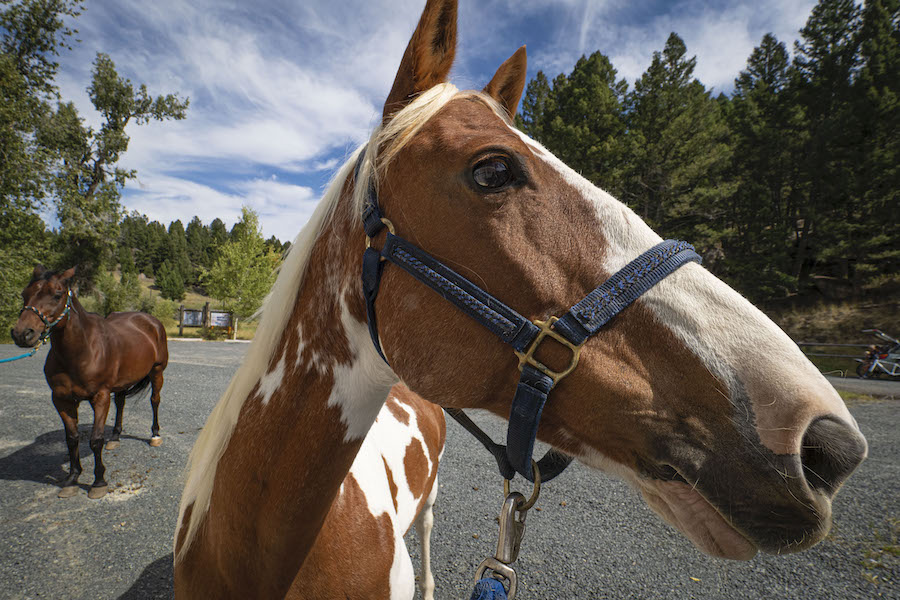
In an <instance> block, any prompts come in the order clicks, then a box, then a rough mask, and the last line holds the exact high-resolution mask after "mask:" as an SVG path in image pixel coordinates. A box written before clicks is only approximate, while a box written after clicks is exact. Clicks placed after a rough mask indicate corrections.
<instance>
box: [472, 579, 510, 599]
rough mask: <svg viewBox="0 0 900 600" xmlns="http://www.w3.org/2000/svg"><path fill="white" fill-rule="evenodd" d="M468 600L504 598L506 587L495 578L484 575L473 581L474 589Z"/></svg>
mask: <svg viewBox="0 0 900 600" xmlns="http://www.w3.org/2000/svg"><path fill="white" fill-rule="evenodd" d="M469 600H506V588H504V587H503V584H502V583H500V582H499V581H497V580H496V579H492V578H491V577H485V578H484V579H479V580H478V581H477V582H475V590H474V591H473V592H472V597H471V598H469Z"/></svg>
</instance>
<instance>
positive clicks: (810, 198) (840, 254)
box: [792, 0, 867, 289]
mask: <svg viewBox="0 0 900 600" xmlns="http://www.w3.org/2000/svg"><path fill="white" fill-rule="evenodd" d="M859 26H860V11H859V7H858V6H857V5H856V4H855V3H854V2H853V1H852V0H820V2H819V3H818V4H817V5H816V6H815V7H814V8H813V10H812V13H811V14H810V17H809V20H808V21H807V23H806V26H805V27H804V28H803V29H801V30H800V35H801V40H800V41H798V42H797V43H796V44H795V51H794V73H795V77H794V81H793V86H794V88H795V89H796V92H797V100H798V104H799V105H800V106H801V107H802V109H803V111H804V114H805V116H806V119H807V125H806V130H807V133H806V144H805V148H804V150H803V156H804V160H803V162H802V163H801V164H800V165H799V168H800V177H801V184H803V185H804V186H805V187H806V192H805V194H804V195H803V198H802V199H801V201H800V202H798V212H797V220H796V229H795V238H796V246H797V247H796V251H795V256H794V261H793V262H794V265H793V269H792V270H793V274H794V276H795V277H796V278H797V281H798V288H800V289H803V288H804V287H806V286H807V284H808V281H809V276H810V275H811V274H812V269H813V268H814V267H816V268H817V270H818V271H819V272H820V273H825V274H828V275H834V276H838V277H841V278H844V279H848V278H853V277H854V274H853V273H851V263H854V262H855V261H856V256H855V254H856V247H857V244H858V243H859V241H860V239H861V236H865V235H867V233H866V232H865V231H864V230H862V229H861V228H860V227H859V222H858V221H859V219H858V213H859V206H858V204H857V202H856V199H855V198H853V197H852V196H851V190H852V188H853V183H852V182H853V181H854V179H855V175H854V169H853V165H854V162H855V161H854V157H853V155H854V153H855V150H854V148H855V147H856V146H858V144H859V134H860V126H859V123H858V121H857V115H855V113H854V111H853V109H852V104H851V89H852V83H853V79H854V76H855V73H856V71H857V70H858V67H859V57H858V52H857V50H858V45H859V41H858V35H857V31H858V29H859Z"/></svg>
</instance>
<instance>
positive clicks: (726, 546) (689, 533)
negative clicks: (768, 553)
mask: <svg viewBox="0 0 900 600" xmlns="http://www.w3.org/2000/svg"><path fill="white" fill-rule="evenodd" d="M578 459H579V461H581V462H582V463H584V464H585V465H587V466H589V467H591V468H592V469H597V470H599V471H603V472H604V473H608V474H609V475H613V476H615V477H618V478H620V479H623V480H625V481H626V482H627V483H628V484H630V485H631V486H632V487H634V488H636V489H637V490H639V491H640V492H641V496H642V497H643V498H644V502H646V503H647V506H649V507H650V508H651V509H652V510H653V512H655V513H656V514H658V515H659V516H660V517H662V519H663V520H664V521H665V522H666V523H668V524H670V525H671V526H673V527H674V528H675V529H677V530H678V531H680V532H681V533H682V534H683V535H684V536H685V537H686V538H687V539H689V540H690V541H691V543H693V544H694V546H695V547H696V548H697V549H698V550H700V551H701V552H703V553H705V554H708V555H710V556H715V557H717V558H728V559H731V560H750V559H751V558H753V557H754V556H756V553H757V548H756V546H755V545H753V543H751V542H750V541H749V540H748V539H747V538H746V537H744V536H743V535H742V534H741V533H740V532H739V531H738V530H737V529H735V528H734V527H733V526H732V525H731V524H730V523H729V522H728V521H727V520H726V519H725V518H724V517H723V516H722V515H721V514H719V512H718V511H717V510H716V509H715V508H714V507H713V505H712V504H710V503H709V502H707V501H706V499H705V498H704V497H703V496H702V495H701V494H700V493H699V492H698V491H697V490H696V488H694V487H692V486H690V485H687V484H685V483H682V482H680V481H658V480H652V479H647V478H643V477H639V476H638V475H637V473H635V472H634V471H633V470H631V469H629V468H628V467H626V466H625V465H622V464H620V463H617V462H616V461H614V460H612V459H610V458H608V457H606V456H604V455H603V454H601V453H600V452H597V451H596V450H594V449H592V448H590V447H587V446H582V447H581V453H580V454H579V456H578Z"/></svg>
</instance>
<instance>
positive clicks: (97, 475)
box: [88, 390, 109, 500]
mask: <svg viewBox="0 0 900 600" xmlns="http://www.w3.org/2000/svg"><path fill="white" fill-rule="evenodd" d="M91 405H92V406H93V407H94V429H93V431H91V450H92V451H93V452H94V483H93V485H91V489H90V490H88V498H90V499H92V500H96V499H97V498H102V497H103V496H105V495H106V490H107V485H106V480H105V479H104V478H103V476H104V475H105V474H106V467H105V466H103V456H102V454H103V428H104V427H106V417H107V415H108V414H109V390H100V391H99V392H97V393H96V394H94V398H93V400H91Z"/></svg>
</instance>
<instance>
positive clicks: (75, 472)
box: [62, 434, 81, 487]
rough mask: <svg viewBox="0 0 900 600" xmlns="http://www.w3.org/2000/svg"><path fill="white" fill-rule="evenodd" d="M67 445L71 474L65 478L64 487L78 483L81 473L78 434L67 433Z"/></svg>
mask: <svg viewBox="0 0 900 600" xmlns="http://www.w3.org/2000/svg"><path fill="white" fill-rule="evenodd" d="M66 446H68V448H69V474H68V475H67V476H66V478H65V479H64V480H63V484H62V485H63V487H68V486H70V485H75V484H76V483H78V477H79V476H80V475H81V457H80V456H79V455H78V435H77V434H76V435H74V436H72V435H69V434H66Z"/></svg>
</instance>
